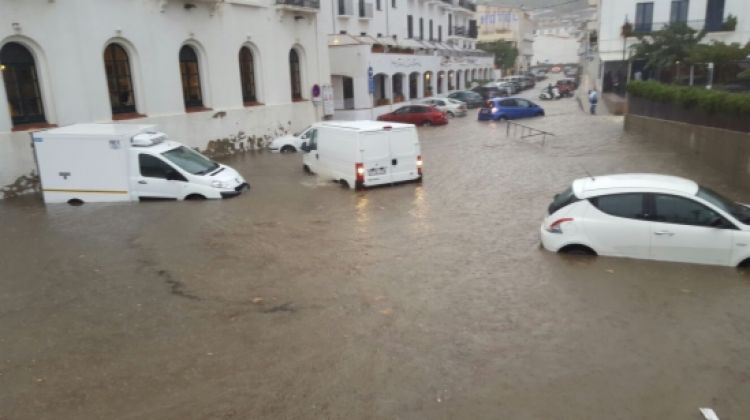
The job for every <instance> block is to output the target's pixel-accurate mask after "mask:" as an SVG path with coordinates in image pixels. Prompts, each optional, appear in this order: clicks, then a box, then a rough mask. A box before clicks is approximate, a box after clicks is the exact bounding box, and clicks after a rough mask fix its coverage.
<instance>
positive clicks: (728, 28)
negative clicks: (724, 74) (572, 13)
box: [591, 0, 750, 93]
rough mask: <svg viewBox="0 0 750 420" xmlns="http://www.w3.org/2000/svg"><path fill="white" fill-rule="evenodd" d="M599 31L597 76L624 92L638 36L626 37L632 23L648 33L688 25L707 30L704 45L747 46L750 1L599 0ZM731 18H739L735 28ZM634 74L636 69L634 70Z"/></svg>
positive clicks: (595, 48)
mask: <svg viewBox="0 0 750 420" xmlns="http://www.w3.org/2000/svg"><path fill="white" fill-rule="evenodd" d="M598 3H599V15H598V18H597V20H598V26H599V27H598V31H597V34H596V35H597V36H596V41H595V43H594V44H593V45H591V48H592V50H593V52H594V54H596V55H597V59H598V61H599V62H600V65H599V71H598V72H597V73H598V74H597V75H596V78H597V80H598V86H600V87H601V88H602V90H604V91H605V92H606V91H616V92H619V93H622V92H624V87H625V82H626V80H627V78H628V66H629V64H628V63H629V59H630V54H631V51H632V50H631V48H630V47H631V46H632V45H634V44H636V43H637V42H638V39H637V38H636V37H635V36H629V37H623V36H622V27H623V25H624V24H625V22H628V23H629V24H630V25H631V27H632V30H633V33H641V34H647V33H649V32H652V31H656V30H659V29H662V28H664V27H665V26H667V25H668V24H670V23H672V22H685V23H686V24H687V25H688V26H690V27H692V28H693V29H696V30H702V29H705V30H706V31H707V35H706V37H705V38H704V39H703V42H705V43H710V42H712V41H714V40H715V41H720V42H725V43H733V42H736V43H740V44H743V45H744V44H745V43H747V42H748V41H750V2H748V1H747V0H653V1H638V0H599V1H598ZM730 16H732V17H734V18H735V19H736V25H734V26H732V25H731V23H730V21H731V20H732V19H731V18H730ZM631 71H632V69H631Z"/></svg>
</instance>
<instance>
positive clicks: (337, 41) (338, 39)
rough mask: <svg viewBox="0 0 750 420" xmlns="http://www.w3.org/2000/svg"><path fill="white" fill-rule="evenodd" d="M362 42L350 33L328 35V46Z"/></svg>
mask: <svg viewBox="0 0 750 420" xmlns="http://www.w3.org/2000/svg"><path fill="white" fill-rule="evenodd" d="M360 44H362V42H360V41H359V40H357V39H356V38H354V37H353V36H351V35H349V34H335V35H328V46H341V45H360Z"/></svg>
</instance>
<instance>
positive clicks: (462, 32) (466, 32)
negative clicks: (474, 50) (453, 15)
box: [451, 26, 477, 38]
mask: <svg viewBox="0 0 750 420" xmlns="http://www.w3.org/2000/svg"><path fill="white" fill-rule="evenodd" d="M472 29H473V30H472ZM451 36H460V37H464V38H476V37H477V30H476V27H473V28H472V27H466V26H454V27H453V31H452V32H451Z"/></svg>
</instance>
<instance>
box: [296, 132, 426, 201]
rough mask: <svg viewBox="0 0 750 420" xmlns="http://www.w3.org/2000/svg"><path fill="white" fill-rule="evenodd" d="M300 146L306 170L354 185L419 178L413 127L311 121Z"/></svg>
mask: <svg viewBox="0 0 750 420" xmlns="http://www.w3.org/2000/svg"><path fill="white" fill-rule="evenodd" d="M311 130H312V131H311V132H310V135H309V136H308V140H307V142H305V143H304V144H303V147H302V148H301V149H302V151H303V152H305V153H304V155H303V162H304V168H305V170H307V171H310V172H313V173H315V174H318V175H319V176H321V177H323V178H327V179H332V180H334V181H338V182H342V183H346V185H348V186H349V187H350V188H353V189H358V188H363V187H372V186H376V185H385V184H395V183H401V182H409V181H419V180H421V179H422V157H421V149H420V145H419V136H418V135H417V129H416V127H415V126H414V125H412V124H399V123H390V122H381V121H327V122H321V123H316V124H313V126H312V129H311Z"/></svg>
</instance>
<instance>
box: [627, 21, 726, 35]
mask: <svg viewBox="0 0 750 420" xmlns="http://www.w3.org/2000/svg"><path fill="white" fill-rule="evenodd" d="M676 23H679V22H636V23H635V24H634V25H633V34H647V33H649V32H654V31H661V30H663V29H664V28H666V27H667V26H669V25H671V24H676ZM682 23H684V24H686V25H687V26H688V27H689V28H692V29H694V30H696V31H702V30H705V31H706V32H721V31H733V30H734V29H729V28H728V27H727V26H726V22H719V21H707V20H688V21H682Z"/></svg>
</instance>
